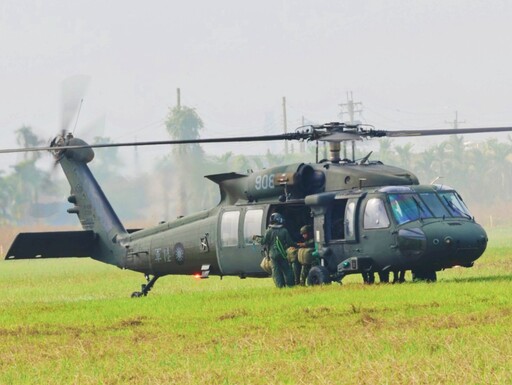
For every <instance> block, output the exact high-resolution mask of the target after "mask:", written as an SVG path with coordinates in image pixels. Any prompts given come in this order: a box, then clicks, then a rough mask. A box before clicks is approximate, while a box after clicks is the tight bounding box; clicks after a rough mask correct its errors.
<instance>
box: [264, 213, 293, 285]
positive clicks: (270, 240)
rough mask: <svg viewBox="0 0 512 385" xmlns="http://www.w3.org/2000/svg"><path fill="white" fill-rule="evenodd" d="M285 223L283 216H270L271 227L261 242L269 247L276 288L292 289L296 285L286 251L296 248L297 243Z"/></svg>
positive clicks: (277, 214)
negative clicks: (286, 287) (288, 287)
mask: <svg viewBox="0 0 512 385" xmlns="http://www.w3.org/2000/svg"><path fill="white" fill-rule="evenodd" d="M284 222H285V220H284V217H283V216H282V215H281V214H279V213H273V214H272V215H271V216H270V225H269V227H268V229H267V231H266V232H265V235H264V236H263V240H262V241H261V244H262V245H263V246H266V247H267V250H268V253H269V256H270V259H271V260H272V278H273V279H274V283H275V285H276V287H284V286H290V287H291V286H293V285H294V284H295V280H294V277H293V272H292V269H291V267H290V263H289V262H288V259H287V257H286V249H287V248H288V247H290V246H295V242H294V241H293V239H292V237H291V236H290V233H289V232H288V230H287V229H286V228H285V227H284Z"/></svg>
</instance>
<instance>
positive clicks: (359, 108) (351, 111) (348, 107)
mask: <svg viewBox="0 0 512 385" xmlns="http://www.w3.org/2000/svg"><path fill="white" fill-rule="evenodd" d="M340 108H341V112H340V118H341V120H342V121H343V117H344V115H345V114H348V123H349V124H354V123H355V119H354V116H355V114H356V113H358V114H359V115H361V113H362V112H363V103H362V102H354V97H353V95H352V91H350V94H349V93H348V92H347V102H346V103H342V104H340ZM355 143H356V142H355V141H354V140H352V160H355V156H356V144H355ZM343 157H344V158H345V159H346V158H347V145H346V143H345V142H343Z"/></svg>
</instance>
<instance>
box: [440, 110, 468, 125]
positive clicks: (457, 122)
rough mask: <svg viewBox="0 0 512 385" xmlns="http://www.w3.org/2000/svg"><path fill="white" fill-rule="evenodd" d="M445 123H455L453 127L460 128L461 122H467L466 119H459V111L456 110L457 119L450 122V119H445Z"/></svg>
mask: <svg viewBox="0 0 512 385" xmlns="http://www.w3.org/2000/svg"><path fill="white" fill-rule="evenodd" d="M445 123H448V124H453V128H454V129H458V128H459V124H464V123H466V121H465V120H463V121H462V122H461V121H460V120H459V112H458V111H455V120H454V121H452V122H450V121H449V120H445Z"/></svg>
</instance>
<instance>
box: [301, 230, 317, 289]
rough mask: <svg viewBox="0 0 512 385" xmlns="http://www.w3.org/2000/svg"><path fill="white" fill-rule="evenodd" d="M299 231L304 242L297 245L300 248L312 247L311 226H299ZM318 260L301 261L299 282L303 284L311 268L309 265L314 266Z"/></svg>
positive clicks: (313, 244)
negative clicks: (310, 261)
mask: <svg viewBox="0 0 512 385" xmlns="http://www.w3.org/2000/svg"><path fill="white" fill-rule="evenodd" d="M300 233H301V235H302V238H304V242H299V243H298V246H299V247H300V248H306V249H313V248H314V247H315V240H314V239H313V229H312V228H311V226H309V225H306V226H302V227H301V228H300ZM317 264H318V262H317V261H316V259H315V260H314V261H313V262H312V263H303V264H302V268H301V270H300V284H301V285H302V286H304V285H305V284H306V279H307V278H308V274H309V270H311V266H316V265H317Z"/></svg>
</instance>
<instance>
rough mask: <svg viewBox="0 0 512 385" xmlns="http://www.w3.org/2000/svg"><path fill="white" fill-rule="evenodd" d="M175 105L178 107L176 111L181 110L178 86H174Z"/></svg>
mask: <svg viewBox="0 0 512 385" xmlns="http://www.w3.org/2000/svg"><path fill="white" fill-rule="evenodd" d="M176 94H177V95H176V96H177V97H176V100H177V101H176V107H178V111H179V110H181V91H180V89H179V88H176Z"/></svg>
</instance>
